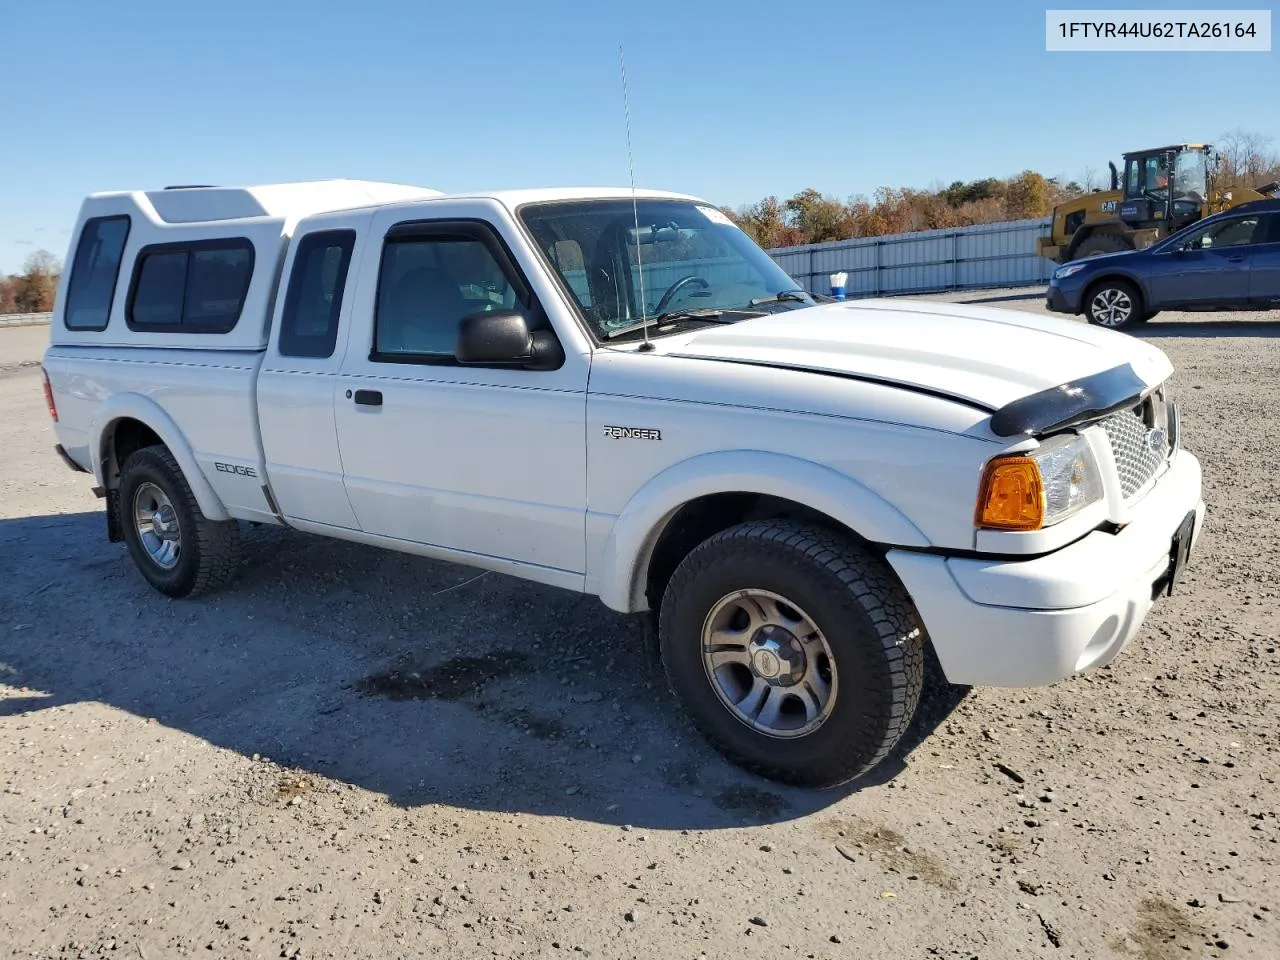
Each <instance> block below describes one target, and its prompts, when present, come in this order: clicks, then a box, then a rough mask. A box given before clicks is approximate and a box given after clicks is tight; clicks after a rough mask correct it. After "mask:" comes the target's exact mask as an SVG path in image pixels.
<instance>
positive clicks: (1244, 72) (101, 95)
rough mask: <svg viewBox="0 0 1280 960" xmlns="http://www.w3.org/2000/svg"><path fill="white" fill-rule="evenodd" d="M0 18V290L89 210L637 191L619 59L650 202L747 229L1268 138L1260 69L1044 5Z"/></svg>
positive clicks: (607, 6)
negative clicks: (1050, 11) (818, 198)
mask: <svg viewBox="0 0 1280 960" xmlns="http://www.w3.org/2000/svg"><path fill="white" fill-rule="evenodd" d="M1051 5H1052V6H1054V7H1070V6H1083V7H1105V6H1108V5H1107V4H1105V3H1101V2H1098V0H1094V2H1092V3H1079V4H1074V5H1072V4H1067V3H1053V4H1051ZM1132 5H1136V4H1132ZM3 6H4V13H3V15H0V89H3V92H4V93H5V94H6V96H5V97H4V106H5V114H6V121H7V122H6V124H5V135H4V137H3V139H2V140H0V271H13V270H16V269H18V268H19V267H20V265H21V263H22V261H23V260H24V259H25V258H26V257H27V256H28V255H29V254H30V253H31V251H33V250H35V249H38V248H40V247H44V248H45V249H49V250H51V251H52V252H54V253H55V254H57V255H58V256H59V257H63V256H65V255H66V244H67V231H68V228H69V227H70V226H71V224H72V222H73V221H74V218H75V214H76V210H77V207H78V204H79V202H80V199H81V198H82V196H83V195H84V194H86V193H89V192H92V191H95V190H108V189H125V188H154V187H157V186H163V185H165V184H171V183H220V184H236V183H253V182H269V181H276V180H300V179H309V178H323V177H356V178H362V179H378V180H394V181H399V182H406V183H415V184H421V185H425V186H431V187H436V188H439V189H443V190H467V189H488V188H497V187H520V186H553V185H564V184H571V183H576V184H619V183H623V184H625V183H626V181H627V157H626V140H625V128H624V124H623V112H622V98H621V88H620V83H619V77H618V43H619V41H622V42H624V43H625V46H626V57H627V70H628V75H629V80H630V88H631V91H630V92H631V112H632V127H633V141H634V148H635V165H636V179H637V182H638V183H639V184H640V185H642V186H652V187H658V188H664V189H672V190H680V191H683V192H688V193H694V194H698V195H700V196H703V197H706V198H708V199H710V200H712V201H714V202H716V203H720V204H727V205H730V206H735V207H736V206H738V205H739V204H742V203H747V202H752V201H755V200H757V199H759V198H760V197H762V196H764V195H766V194H769V193H773V194H777V195H778V196H780V197H786V196H789V195H791V194H792V193H794V192H795V191H797V190H800V189H802V188H804V187H809V186H812V187H815V188H817V189H819V190H821V191H823V192H828V193H833V194H835V195H837V196H840V197H842V198H847V197H848V196H849V195H851V194H855V193H869V192H870V191H872V190H873V189H875V188H876V187H877V186H880V185H892V186H916V187H927V186H930V185H932V184H935V183H938V182H950V181H951V180H957V179H971V178H974V177H982V176H1005V175H1008V174H1012V173H1016V172H1018V171H1020V170H1022V169H1026V168H1031V169H1036V170H1039V171H1041V172H1043V173H1045V174H1047V175H1051V176H1052V175H1055V174H1063V175H1065V176H1068V177H1075V176H1077V175H1079V174H1080V173H1081V172H1082V171H1083V170H1084V169H1085V168H1086V167H1094V168H1096V169H1098V170H1100V171H1101V170H1105V169H1106V161H1107V160H1108V159H1115V160H1118V159H1119V154H1120V153H1121V151H1123V150H1125V149H1136V148H1141V147H1148V146H1157V145H1160V144H1162V143H1166V142H1176V141H1180V140H1193V141H1194V140H1204V139H1208V140H1212V139H1214V138H1216V137H1218V136H1220V135H1221V134H1222V133H1223V132H1224V131H1226V130H1229V129H1233V128H1236V127H1240V126H1243V127H1245V128H1246V129H1251V130H1260V131H1262V132H1264V133H1267V134H1273V135H1277V136H1278V137H1280V108H1278V107H1277V105H1276V99H1275V92H1276V90H1277V89H1280V69H1278V64H1277V60H1276V57H1277V54H1276V53H1275V52H1274V51H1273V52H1271V53H1253V54H1243V53H1215V54H1196V53H1162V54H1098V53H1090V54H1063V53H1054V54H1050V53H1046V52H1045V50H1044V45H1045V41H1044V23H1045V6H1046V4H1041V3H1028V2H1007V0H997V2H991V3H986V4H981V3H952V2H948V0H934V2H932V3H917V2H909V0H897V2H892V3H885V2H878V3H870V4H868V3H862V4H859V3H851V2H848V0H845V2H840V3H834V2H830V3H829V2H803V3H779V2H776V0H774V2H768V3H764V2H753V0H733V2H727V0H681V2H668V0H648V2H645V3H631V4H621V3H609V2H604V0H596V2H593V3H563V2H553V0H536V2H528V0H526V2H520V3H516V2H506V0H490V2H485V3H467V2H465V0H455V2H452V3H437V2H430V0H418V2H400V0H359V2H335V0H308V2H305V3H303V2H298V0H254V2H245V0H220V2H215V3H208V2H192V3H177V2H174V0H168V2H165V3H158V2H151V0H130V2H127V3H102V2H69V0H38V2H36V0H6V2H5V3H4V4H3ZM1111 6H1113V7H1119V8H1125V7H1127V6H1130V4H1118V5H1111ZM1163 6H1165V7H1170V6H1182V7H1191V8H1197V7H1198V8H1201V9H1203V8H1206V7H1213V6H1234V7H1242V6H1249V5H1248V4H1243V3H1238V2H1237V3H1235V4H1226V5H1222V4H1218V5H1215V4H1212V3H1209V2H1206V0H1201V2H1200V3H1198V4H1196V3H1193V4H1180V5H1179V4H1171V3H1169V0H1165V3H1164V4H1163ZM1253 6H1255V7H1256V6H1260V4H1253Z"/></svg>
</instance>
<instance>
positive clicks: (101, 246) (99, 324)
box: [63, 216, 131, 331]
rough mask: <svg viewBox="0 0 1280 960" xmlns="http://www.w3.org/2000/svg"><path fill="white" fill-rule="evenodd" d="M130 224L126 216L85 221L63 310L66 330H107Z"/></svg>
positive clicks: (95, 218)
mask: <svg viewBox="0 0 1280 960" xmlns="http://www.w3.org/2000/svg"><path fill="white" fill-rule="evenodd" d="M130 225H131V221H130V220H129V218H128V217H127V216H119V217H94V218H93V219H91V220H86V221H85V225H84V229H83V230H82V231H81V232H80V243H79V244H77V246H76V255H75V261H74V263H73V264H72V267H71V281H70V284H69V286H68V287H67V305H66V308H65V309H64V310H63V323H64V324H65V325H66V327H67V329H68V330H93V331H100V330H105V329H106V328H107V320H108V318H109V316H110V313H111V301H112V300H113V299H115V293H116V278H117V277H118V276H119V274H120V260H121V256H122V254H123V253H124V245H125V241H126V240H128V239H129V227H130Z"/></svg>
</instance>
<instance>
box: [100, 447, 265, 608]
mask: <svg viewBox="0 0 1280 960" xmlns="http://www.w3.org/2000/svg"><path fill="white" fill-rule="evenodd" d="M144 484H150V485H153V486H155V487H159V488H160V490H161V491H162V492H163V493H164V495H165V496H166V497H167V498H168V500H169V503H170V504H171V505H172V508H173V512H174V514H175V515H176V519H177V525H178V530H179V531H180V536H181V552H180V553H179V554H178V556H177V559H176V563H175V564H174V565H173V566H172V567H171V568H168V569H166V568H165V567H164V566H162V565H161V564H160V563H158V562H157V561H156V560H154V559H152V557H151V555H150V553H149V552H148V550H147V548H146V547H145V546H144V545H143V543H142V534H141V533H140V532H139V530H138V524H137V523H136V522H135V520H134V515H135V509H136V507H135V498H136V497H137V496H138V492H139V490H140V489H141V488H142V487H143V485H144ZM119 504H120V505H119V510H120V523H121V527H122V528H123V531H124V540H125V543H126V544H127V545H128V547H129V555H130V556H131V557H133V562H134V564H136V565H137V567H138V569H139V570H140V571H141V572H142V575H143V576H144V577H145V578H146V579H147V582H148V583H150V584H151V586H153V587H155V589H157V590H159V591H160V592H161V593H163V594H165V595H166V596H169V597H194V596H198V595H199V594H202V593H207V592H210V591H212V590H216V589H217V588H219V587H221V586H223V585H224V584H226V583H227V582H228V581H229V580H230V579H231V577H232V575H233V574H234V573H235V570H236V565H237V563H238V561H239V554H240V536H239V527H238V526H237V525H236V522H235V521H234V520H227V521H214V520H209V519H207V518H206V517H205V515H204V514H203V513H201V512H200V506H199V504H197V503H196V498H195V495H194V494H193V493H192V492H191V487H190V486H189V485H188V484H187V481H186V478H185V477H184V476H183V475H182V468H181V467H179V466H178V461H177V460H175V459H174V457H173V454H172V453H170V452H169V449H168V448H167V447H164V446H152V447H144V448H143V449H141V450H138V451H136V452H134V453H133V454H131V455H130V456H129V458H128V459H127V460H126V461H125V463H124V467H123V468H122V469H121V471H120V501H119Z"/></svg>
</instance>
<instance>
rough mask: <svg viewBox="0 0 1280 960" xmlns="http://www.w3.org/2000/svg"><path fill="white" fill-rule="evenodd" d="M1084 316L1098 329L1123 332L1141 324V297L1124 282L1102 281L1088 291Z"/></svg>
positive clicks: (1134, 288) (1132, 287) (1129, 284)
mask: <svg viewBox="0 0 1280 960" xmlns="http://www.w3.org/2000/svg"><path fill="white" fill-rule="evenodd" d="M1085 316H1086V317H1087V318H1088V320H1089V322H1090V323H1093V324H1097V325H1098V326H1100V327H1106V328H1107V329H1109V330H1124V329H1126V328H1128V327H1132V326H1134V325H1136V324H1139V323H1141V322H1142V320H1143V310H1142V296H1141V294H1139V293H1138V290H1137V288H1136V287H1134V285H1133V284H1131V283H1129V282H1127V281H1125V280H1103V281H1102V282H1101V283H1099V284H1098V285H1096V286H1094V287H1093V288H1091V289H1090V290H1089V294H1088V296H1087V297H1086V298H1085Z"/></svg>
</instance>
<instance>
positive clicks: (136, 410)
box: [89, 393, 230, 520]
mask: <svg viewBox="0 0 1280 960" xmlns="http://www.w3.org/2000/svg"><path fill="white" fill-rule="evenodd" d="M90 434H91V437H92V439H91V442H90V446H89V451H90V456H91V458H92V467H93V475H94V477H95V479H96V480H97V482H98V486H99V487H101V488H102V489H103V490H114V489H116V487H117V486H118V484H119V476H120V468H121V467H122V466H123V460H124V456H127V454H128V453H132V452H133V450H135V449H138V445H139V441H141V440H147V439H150V438H152V437H154V438H155V440H156V441H157V442H159V443H161V444H163V445H164V446H165V447H166V448H168V450H169V452H170V453H172V454H173V458H174V459H175V460H177V461H178V466H179V467H180V468H181V470H182V475H183V478H184V479H185V480H186V481H187V484H188V485H189V486H190V487H191V492H192V494H193V495H194V496H195V498H196V503H198V504H199V506H200V511H201V512H202V513H203V514H204V515H205V517H207V518H208V519H210V520H227V519H230V514H229V513H228V512H227V508H226V505H225V504H223V502H222V499H221V498H220V497H219V496H218V494H217V493H216V492H215V491H214V489H213V487H212V486H211V485H210V483H209V481H208V478H206V477H205V475H204V471H203V470H201V469H200V465H199V464H198V463H197V462H196V457H195V453H194V452H193V451H192V449H191V445H190V444H189V443H188V442H187V439H186V437H185V436H184V435H183V433H182V431H181V429H179V427H178V425H177V424H176V423H175V422H174V421H173V418H172V417H170V416H169V414H167V413H166V412H165V411H164V409H163V408H162V407H161V406H160V405H159V404H158V403H156V402H155V401H154V400H152V399H151V398H150V397H146V396H143V395H142V394H138V393H118V394H115V395H113V396H112V397H111V398H110V399H108V400H107V402H106V403H104V404H103V405H102V407H101V408H100V409H99V410H98V413H97V416H96V417H95V418H94V421H93V425H92V427H91V429H90ZM143 445H145V444H143ZM122 454H123V455H122Z"/></svg>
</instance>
